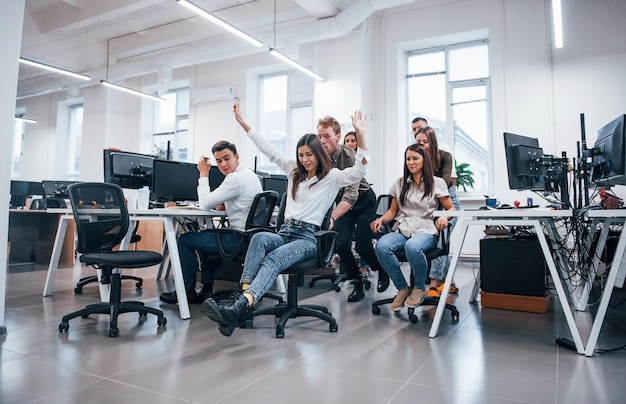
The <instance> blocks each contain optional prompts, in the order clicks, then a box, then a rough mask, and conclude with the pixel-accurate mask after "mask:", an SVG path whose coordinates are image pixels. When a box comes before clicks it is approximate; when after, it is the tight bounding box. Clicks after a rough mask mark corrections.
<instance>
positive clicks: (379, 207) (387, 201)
mask: <svg viewBox="0 0 626 404" xmlns="http://www.w3.org/2000/svg"><path fill="white" fill-rule="evenodd" d="M391 199H392V196H391V195H389V194H382V195H378V198H377V199H376V217H381V216H382V215H383V214H384V213H385V212H386V211H387V210H389V206H391Z"/></svg>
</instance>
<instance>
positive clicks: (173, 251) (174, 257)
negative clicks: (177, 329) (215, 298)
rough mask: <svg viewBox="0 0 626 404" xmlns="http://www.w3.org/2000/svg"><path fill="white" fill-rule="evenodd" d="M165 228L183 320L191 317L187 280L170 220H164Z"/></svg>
mask: <svg viewBox="0 0 626 404" xmlns="http://www.w3.org/2000/svg"><path fill="white" fill-rule="evenodd" d="M163 225H164V227H165V239H166V241H167V245H168V251H169V256H170V261H171V264H172V267H173V269H174V271H173V272H174V286H176V296H177V297H178V310H179V311H180V318H182V319H183V320H186V319H188V318H189V317H191V315H190V314H189V303H188V302H187V291H186V290H185V280H184V279H183V269H182V266H181V265H180V256H179V255H178V248H177V247H176V230H175V229H174V225H173V224H172V220H171V219H170V218H167V217H164V218H163Z"/></svg>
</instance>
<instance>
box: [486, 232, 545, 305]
mask: <svg viewBox="0 0 626 404" xmlns="http://www.w3.org/2000/svg"><path fill="white" fill-rule="evenodd" d="M546 272H547V265H546V261H545V258H544V256H543V252H542V251H541V246H540V245H539V240H537V238H536V237H535V238H524V239H514V238H501V237H500V238H495V237H494V238H483V239H481V240H480V289H481V290H482V291H483V292H490V293H501V294H509V295H524V296H541V297H543V296H545V293H546V288H545V279H546Z"/></svg>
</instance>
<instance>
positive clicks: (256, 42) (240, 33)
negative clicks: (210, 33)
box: [177, 0, 263, 48]
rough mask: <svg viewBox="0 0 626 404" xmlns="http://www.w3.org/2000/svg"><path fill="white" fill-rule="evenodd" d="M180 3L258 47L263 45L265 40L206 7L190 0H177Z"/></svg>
mask: <svg viewBox="0 0 626 404" xmlns="http://www.w3.org/2000/svg"><path fill="white" fill-rule="evenodd" d="M177 1H178V4H180V5H181V6H183V7H185V8H187V9H189V10H191V11H193V12H194V13H196V14H198V15H200V16H202V17H204V18H206V19H207V20H209V21H211V22H212V23H213V24H216V25H219V26H220V27H222V28H224V29H225V30H227V31H230V32H231V33H233V34H235V35H237V36H238V37H240V38H242V39H245V40H246V41H248V42H250V43H251V44H252V45H254V46H257V47H259V48H260V47H261V46H263V42H261V41H259V40H258V39H256V38H254V37H252V36H250V35H248V34H246V33H245V32H243V31H242V30H240V29H239V28H237V27H235V26H234V25H231V24H230V23H228V22H226V21H224V20H222V19H221V18H219V17H217V16H215V15H214V14H212V13H209V12H208V11H206V10H205V9H203V8H201V7H199V6H197V5H195V4H193V3H192V2H190V1H188V0H177Z"/></svg>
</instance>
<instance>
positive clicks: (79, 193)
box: [68, 182, 129, 253]
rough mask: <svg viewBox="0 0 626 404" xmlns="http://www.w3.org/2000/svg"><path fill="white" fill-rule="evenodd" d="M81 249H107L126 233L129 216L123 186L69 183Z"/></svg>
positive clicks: (110, 248)
mask: <svg viewBox="0 0 626 404" xmlns="http://www.w3.org/2000/svg"><path fill="white" fill-rule="evenodd" d="M68 193H69V196H70V202H71V205H72V212H73V214H74V220H75V222H76V230H77V233H78V245H77V248H76V249H77V250H78V252H80V253H90V252H107V251H111V250H112V249H113V247H115V246H116V245H118V244H119V243H120V242H121V241H122V239H123V238H124V237H125V236H126V234H127V233H128V227H129V219H128V209H127V207H126V199H125V198H124V192H123V191H122V188H120V187H119V186H118V185H115V184H108V183H100V182H83V183H77V184H72V185H70V186H69V187H68Z"/></svg>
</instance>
